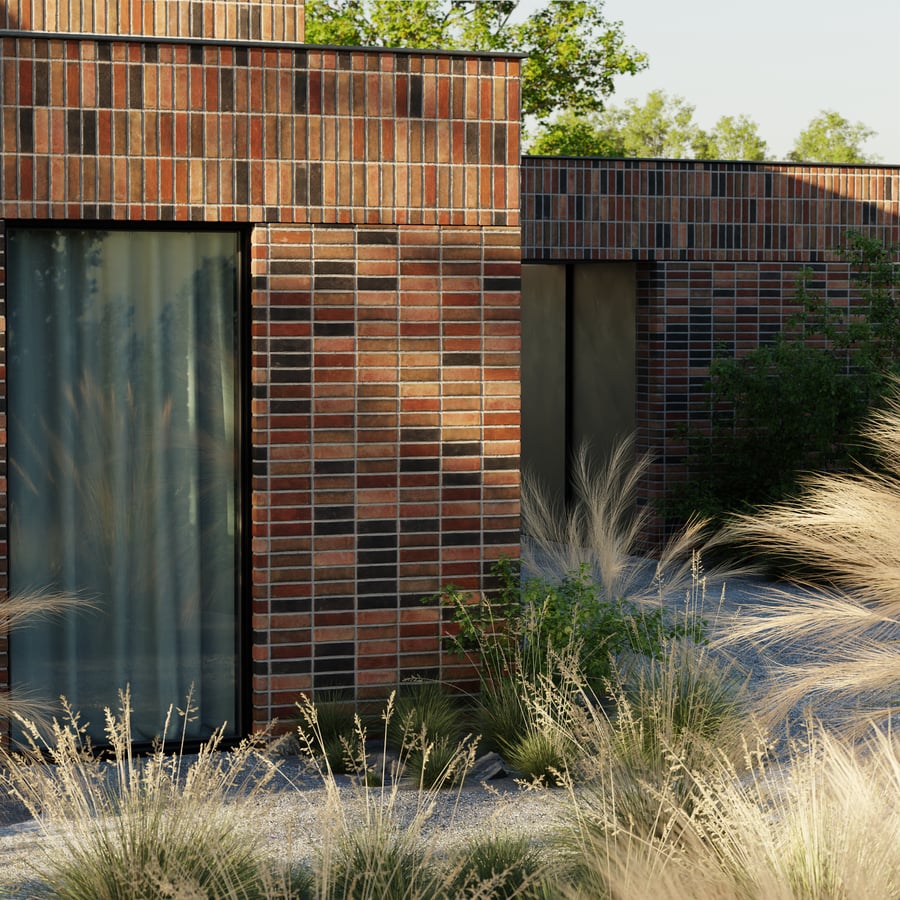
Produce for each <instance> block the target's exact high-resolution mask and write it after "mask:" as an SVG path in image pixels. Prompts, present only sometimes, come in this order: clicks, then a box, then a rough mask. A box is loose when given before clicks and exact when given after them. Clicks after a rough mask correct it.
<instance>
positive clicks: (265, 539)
mask: <svg viewBox="0 0 900 900" xmlns="http://www.w3.org/2000/svg"><path fill="white" fill-rule="evenodd" d="M24 6H25V4H24V3H23V4H20V6H19V9H18V11H19V12H20V13H21V11H22V9H23V8H24ZM189 6H193V4H187V3H185V4H183V5H179V6H178V9H179V10H180V12H179V15H181V14H182V13H183V12H184V9H186V8H187V7H189ZM220 6H221V7H223V8H224V7H228V8H229V9H230V8H231V7H235V8H237V7H240V6H241V5H240V4H233V3H232V4H219V3H209V4H204V7H203V8H204V10H207V9H209V8H210V7H212V8H214V9H217V10H218V9H219V7H220ZM173 7H174V4H173ZM272 7H273V9H274V8H275V7H276V4H272ZM277 7H278V8H281V4H278V5H277ZM125 8H126V5H122V6H119V7H116V9H118V10H119V11H120V13H121V10H123V9H125ZM132 8H136V7H134V6H133V5H132ZM162 8H163V7H162V6H161V5H157V7H156V9H157V11H159V10H161V9H162ZM285 8H286V7H285ZM8 9H10V10H12V7H11V6H10V7H8ZM31 14H32V22H34V18H33V14H34V11H33V9H32V13H31ZM110 15H111V13H110ZM204 15H206V12H205V11H204ZM213 18H214V20H215V21H214V24H215V25H216V28H217V29H218V28H219V27H220V25H221V23H220V22H219V20H218V19H216V18H215V17H213ZM239 20H240V17H238V18H236V19H235V22H238V21H239ZM199 21H200V20H199V19H198V20H197V22H198V23H199ZM204 21H205V20H204ZM88 24H89V23H86V27H87V26H88ZM51 25H52V27H54V28H55V27H62V26H61V25H60V23H59V22H58V21H56V20H55V21H54V22H52V23H51V22H48V21H43V20H42V22H38V23H37V24H33V26H32V27H34V28H37V27H43V26H47V27H50V26H51ZM7 27H8V28H9V29H10V30H11V31H12V29H14V28H21V27H24V26H23V24H22V22H21V21H18V22H17V23H13V22H12V20H9V21H8V22H7ZM93 27H95V28H97V29H99V28H101V27H105V26H100V25H97V24H96V23H95V25H94V26H93ZM191 27H193V26H191ZM198 27H199V26H198ZM222 27H224V26H222ZM234 27H237V26H234ZM178 34H179V35H181V34H183V32H182V31H181V25H179V26H178ZM192 34H193V32H192ZM203 36H204V38H206V39H205V40H204V41H192V42H183V41H179V40H166V39H157V38H154V39H149V38H140V39H132V38H125V37H118V36H117V37H113V38H107V37H103V38H97V37H89V36H82V35H78V36H70V35H65V36H61V35H53V34H43V33H34V34H29V35H24V34H21V33H20V32H18V31H17V32H16V33H7V34H6V35H2V34H0V48H2V60H0V100H2V133H0V159H2V169H3V171H2V180H0V220H2V221H0V239H2V235H3V231H4V229H5V227H6V226H7V225H9V224H13V223H15V221H17V220H34V219H38V220H52V221H56V222H59V223H84V224H86V225H88V226H89V225H90V224H91V223H103V222H133V223H155V224H158V225H164V226H167V227H168V226H171V225H174V224H176V223H181V224H183V225H184V226H185V227H192V223H198V224H199V223H223V224H226V225H227V224H230V223H234V225H235V227H240V228H242V229H243V230H244V231H245V233H246V234H247V244H248V246H249V259H248V264H249V267H250V273H249V283H250V286H251V291H250V299H249V306H250V310H251V313H250V321H249V322H247V323H246V325H247V328H249V330H250V332H251V333H250V345H251V346H250V359H249V361H248V365H247V368H246V378H245V384H246V390H247V394H248V404H249V416H250V434H249V435H248V436H247V437H246V438H245V441H244V449H245V453H246V457H247V461H248V462H247V465H248V467H249V473H248V474H249V477H250V485H249V487H250V491H251V499H252V502H251V508H250V510H249V511H248V512H247V515H246V521H247V526H248V527H249V528H252V546H251V560H250V571H251V579H252V585H251V591H252V601H251V603H252V636H251V637H252V648H251V654H252V676H251V677H252V691H253V711H252V718H253V721H254V722H255V723H260V722H265V721H267V720H268V719H269V718H270V717H271V716H273V715H278V716H282V717H286V718H290V717H291V716H292V714H293V713H294V712H295V709H294V706H293V704H294V701H295V700H296V699H297V695H298V692H299V691H301V690H310V689H319V688H328V687H346V688H348V689H349V690H350V691H351V692H355V693H356V695H357V696H359V697H377V696H382V697H383V696H385V695H386V694H387V693H388V691H389V690H390V688H391V687H392V686H393V685H395V684H396V683H397V680H398V679H399V678H402V677H404V676H405V675H409V674H412V673H414V672H415V673H421V672H433V673H439V674H440V675H441V676H442V677H450V678H456V679H457V680H461V681H465V679H466V678H468V677H470V676H471V672H469V671H468V669H466V667H465V666H462V665H461V664H460V663H459V661H458V660H456V659H455V658H454V657H450V656H446V655H444V654H443V653H442V648H441V644H440V640H439V632H440V627H441V617H442V615H443V613H442V610H441V609H440V608H438V607H437V606H436V605H423V604H422V603H421V602H420V598H421V597H423V596H425V595H429V594H432V593H434V592H435V591H437V590H438V588H439V587H440V586H441V584H443V583H445V582H447V581H453V582H454V583H456V584H459V585H461V586H463V587H466V588H470V589H472V590H479V589H480V588H481V587H482V584H483V577H484V573H485V571H486V569H487V567H488V566H489V565H490V562H491V561H492V560H494V559H496V558H497V557H498V556H500V555H501V554H505V555H512V556H515V555H517V554H518V512H519V509H518V458H519V275H520V233H519V211H520V210H519V182H518V162H519V88H518V73H519V61H518V60H517V59H512V58H507V57H500V56H492V57H469V56H461V55H453V54H439V53H434V54H432V53H421V52H415V53H400V52H398V53H394V52H388V51H383V50H372V51H367V50H347V51H336V50H331V49H323V48H315V47H305V46H299V45H293V46H288V45H285V44H282V45H278V44H263V43H254V42H251V41H244V40H240V38H241V37H242V36H243V35H242V33H241V32H240V31H237V32H235V31H233V30H232V29H231V26H229V28H228V29H227V30H226V32H221V33H220V31H218V30H214V31H213V32H209V30H208V28H206V27H205V26H204V29H203ZM272 36H273V37H276V38H277V37H278V34H277V32H273V35H272ZM211 37H212V38H216V40H211V39H209V38H211ZM220 37H221V39H220ZM0 247H2V241H0ZM0 263H2V257H0ZM0 273H2V269H0ZM4 285H5V281H4V280H3V279H2V278H0V298H2V292H3V288H4ZM0 390H2V385H0ZM4 501H5V496H4V497H0V504H2V503H3V502H4ZM13 552H15V551H14V550H13ZM5 560H6V541H5V534H4V535H3V541H2V542H0V580H2V579H4V578H5V573H6V567H5ZM2 649H4V648H0V650H2ZM4 661H5V653H4V655H3V656H2V658H0V664H2V663H3V662H4Z"/></svg>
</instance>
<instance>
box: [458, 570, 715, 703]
mask: <svg viewBox="0 0 900 900" xmlns="http://www.w3.org/2000/svg"><path fill="white" fill-rule="evenodd" d="M492 575H493V577H494V580H495V581H496V583H497V585H498V587H497V591H496V593H495V594H492V595H490V596H485V597H481V598H479V599H474V598H472V597H471V595H467V594H462V593H461V592H459V591H457V590H455V589H454V588H453V587H452V586H450V587H448V588H446V589H445V591H444V593H443V595H442V599H443V601H444V603H445V604H447V605H449V606H450V608H451V610H452V613H451V622H452V625H453V627H452V629H451V631H450V634H449V636H448V638H447V640H448V644H449V646H450V648H451V649H452V650H454V651H455V652H457V653H459V654H461V655H462V654H473V655H474V654H477V655H478V656H479V657H480V660H481V663H482V666H483V671H484V673H485V680H486V681H487V682H489V683H497V684H502V682H503V680H504V678H506V677H507V676H508V675H509V674H510V673H513V672H516V671H520V672H522V673H524V674H525V675H526V676H527V677H529V678H531V679H534V678H537V677H539V676H541V675H546V674H547V673H548V666H549V665H550V663H551V661H552V660H553V658H554V654H565V653H566V652H567V651H572V650H575V651H576V652H577V657H578V665H579V667H580V669H581V672H582V674H583V675H584V677H585V678H586V679H587V681H588V683H589V684H590V685H591V687H592V688H593V689H594V690H596V691H598V692H600V691H602V689H603V687H604V685H605V683H606V682H607V681H608V679H609V677H610V675H611V674H612V670H611V660H613V659H614V658H615V657H616V656H618V655H619V654H622V653H629V654H643V655H647V656H651V657H655V656H659V654H660V653H661V651H662V649H663V647H664V646H665V644H666V642H667V641H669V640H671V639H673V638H678V637H686V636H690V637H692V638H693V639H695V640H702V639H703V636H704V633H705V623H704V622H703V621H702V620H699V619H696V620H693V621H691V622H689V623H688V622H685V621H682V620H679V619H677V618H676V617H673V616H672V615H671V614H670V613H669V612H668V611H667V610H666V608H665V607H664V606H663V605H662V604H661V603H658V604H656V605H652V606H651V605H648V604H642V603H637V602H633V601H630V600H628V599H625V598H609V597H607V596H605V593H604V591H603V590H602V588H601V586H600V585H598V584H597V582H596V581H595V580H594V579H593V577H592V575H591V572H590V571H589V569H588V566H587V564H583V565H582V567H581V569H580V570H578V571H577V572H571V573H569V574H567V575H565V576H563V577H562V579H560V580H558V581H552V580H550V579H544V578H527V579H522V577H521V575H520V568H519V564H518V562H516V561H514V560H509V559H501V560H499V561H498V562H496V563H495V564H494V565H493V567H492Z"/></svg>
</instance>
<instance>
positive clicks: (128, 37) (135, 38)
mask: <svg viewBox="0 0 900 900" xmlns="http://www.w3.org/2000/svg"><path fill="white" fill-rule="evenodd" d="M3 37H12V38H25V39H27V40H54V41H104V42H113V43H119V44H187V45H191V44H193V45H198V44H199V45H201V46H208V47H250V48H255V47H258V48H260V49H263V50H272V49H279V48H281V49H291V50H334V51H337V52H340V53H353V52H356V53H396V54H398V55H400V56H459V57H462V58H468V59H471V58H473V57H475V58H478V59H526V58H527V57H528V54H527V53H515V52H512V51H502V50H493V51H488V50H442V49H440V48H437V47H356V46H349V45H348V46H344V45H340V44H304V43H301V42H299V41H275V40H273V41H264V40H261V39H258V38H257V39H255V40H252V39H247V38H235V39H233V40H230V39H226V38H204V37H171V36H169V35H152V36H151V35H146V34H93V33H91V32H86V31H27V30H25V29H22V28H8V29H7V28H0V38H3Z"/></svg>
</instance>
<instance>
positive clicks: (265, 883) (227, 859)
mask: <svg viewBox="0 0 900 900" xmlns="http://www.w3.org/2000/svg"><path fill="white" fill-rule="evenodd" d="M65 710H66V718H65V720H64V721H62V722H59V721H54V722H53V724H52V726H51V729H50V736H49V737H46V738H45V737H44V736H43V734H42V732H41V730H40V728H39V727H38V726H37V725H36V724H35V723H33V722H31V721H29V720H26V719H24V718H20V720H19V721H20V724H21V727H22V731H23V733H24V735H25V744H26V746H25V748H24V749H23V750H21V751H19V752H16V753H14V754H11V753H8V752H4V754H3V770H2V775H0V778H2V781H3V784H4V786H5V787H6V788H7V789H8V791H9V793H10V794H11V795H12V796H13V797H14V798H16V799H17V800H19V801H20V802H21V803H22V804H23V805H24V806H25V807H26V808H27V809H28V811H29V812H30V813H31V814H32V815H33V816H34V817H35V818H36V820H37V821H38V822H39V824H40V825H41V827H42V829H43V830H44V833H45V837H47V838H48V840H47V841H46V842H45V844H44V845H42V846H43V847H44V849H45V852H44V853H43V856H42V859H41V860H40V864H39V867H38V875H39V878H40V880H41V882H42V884H43V886H44V887H45V889H46V893H47V895H48V896H53V897H61V898H84V900H88V898H90V900H106V898H109V900H113V898H122V897H127V898H134V900H143V898H146V900H150V898H159V897H192V898H210V900H218V898H227V897H241V898H276V897H287V896H291V892H292V890H293V887H292V883H291V882H292V876H291V874H290V873H289V872H288V871H280V872H276V871H273V870H272V869H271V868H270V865H269V864H268V863H267V862H265V861H264V860H263V856H262V854H261V850H260V842H259V839H258V837H257V836H254V835H253V834H252V833H250V832H249V831H248V830H247V828H246V827H245V825H246V816H245V814H244V812H243V810H244V809H245V805H244V803H245V801H249V800H258V799H260V797H261V792H262V791H263V790H264V788H265V785H266V784H267V782H268V780H269V779H270V778H271V776H272V774H273V772H274V766H273V765H272V764H270V763H269V761H268V760H267V759H266V758H265V757H264V756H262V755H260V754H259V753H258V750H259V748H260V746H261V743H260V741H261V740H263V737H260V736H257V737H254V738H252V739H247V740H245V741H243V742H242V743H241V744H240V745H239V746H238V747H237V748H235V749H234V750H232V751H229V752H222V751H221V750H220V744H221V740H222V730H221V729H220V730H219V731H217V732H216V733H215V734H214V735H213V737H212V738H210V740H209V741H207V743H206V744H204V745H203V746H202V747H201V748H200V751H199V753H198V754H197V755H196V756H195V757H188V756H187V755H186V754H185V752H184V732H185V730H186V727H187V722H188V720H189V719H190V717H191V716H192V715H193V713H194V709H193V708H192V706H191V698H190V697H188V702H187V704H186V705H185V709H184V710H183V711H179V714H180V715H181V717H182V719H183V721H184V728H183V729H182V738H181V744H180V746H179V748H178V750H177V751H176V752H174V753H167V752H166V751H165V749H164V742H165V739H166V736H167V735H168V732H169V726H170V721H171V716H172V711H171V709H170V711H169V718H167V720H166V723H165V727H164V729H163V733H162V737H161V739H160V741H159V742H158V744H157V746H156V748H155V749H154V750H153V752H152V753H150V754H149V755H147V756H145V757H141V756H138V755H137V754H136V753H135V752H134V750H133V744H132V736H131V710H132V707H131V697H130V694H129V692H128V691H125V692H124V693H122V694H120V706H119V710H118V712H117V713H113V712H112V711H110V710H109V709H107V710H106V725H105V733H106V738H107V741H108V744H109V749H108V751H107V753H106V754H103V755H100V754H98V753H96V752H95V751H94V749H93V748H92V746H91V744H90V740H89V738H88V737H87V736H86V728H85V726H83V725H82V723H81V721H80V719H79V716H78V714H77V713H76V712H74V711H72V710H71V709H70V708H68V706H66V707H65ZM51 848H52V849H51ZM298 878H299V876H298ZM301 881H302V878H299V880H298V884H299V883H300V882H301ZM36 890H37V889H36Z"/></svg>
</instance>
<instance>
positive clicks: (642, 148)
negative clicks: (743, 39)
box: [528, 91, 767, 160]
mask: <svg viewBox="0 0 900 900" xmlns="http://www.w3.org/2000/svg"><path fill="white" fill-rule="evenodd" d="M766 151H767V147H766V142H765V141H764V140H762V138H760V136H759V134H758V132H757V125H756V123H755V122H754V121H753V120H752V119H749V118H748V117H747V116H737V117H735V116H723V117H722V118H721V119H719V121H718V122H717V123H716V126H715V128H714V129H713V130H712V131H711V132H705V131H704V130H703V129H702V128H701V127H700V126H699V125H698V124H697V123H696V122H695V121H694V107H693V106H692V105H690V104H689V103H688V102H687V101H686V100H685V99H684V98H683V97H678V96H669V95H668V94H666V92H665V91H651V92H650V93H649V94H648V95H647V98H646V100H645V102H644V103H639V102H638V101H637V100H627V101H626V102H625V104H624V105H623V106H621V107H614V106H610V107H607V108H606V109H605V110H603V111H602V112H599V113H589V114H587V115H578V114H576V113H574V112H573V111H571V110H566V111H564V112H562V113H559V114H558V115H557V116H556V117H555V118H554V119H553V121H551V122H547V123H544V124H543V125H542V126H541V127H540V129H539V131H538V133H537V135H536V136H535V138H534V140H533V141H532V142H531V144H530V146H529V148H528V152H529V153H533V154H541V155H547V156H555V155H559V156H633V157H645V158H654V157H656V158H670V159H682V158H691V159H747V160H761V159H765V157H766Z"/></svg>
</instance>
